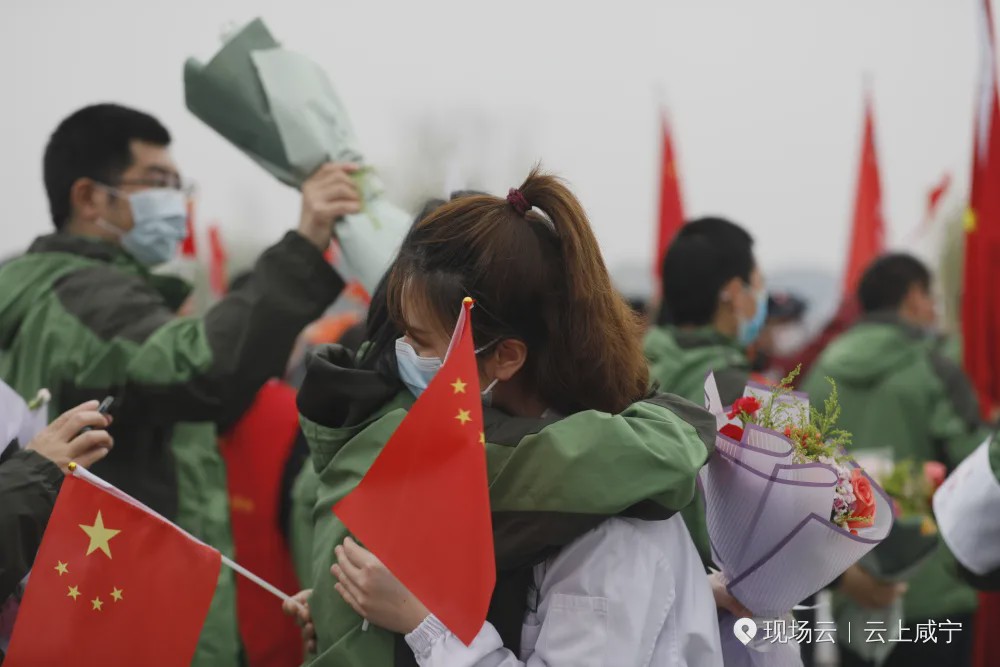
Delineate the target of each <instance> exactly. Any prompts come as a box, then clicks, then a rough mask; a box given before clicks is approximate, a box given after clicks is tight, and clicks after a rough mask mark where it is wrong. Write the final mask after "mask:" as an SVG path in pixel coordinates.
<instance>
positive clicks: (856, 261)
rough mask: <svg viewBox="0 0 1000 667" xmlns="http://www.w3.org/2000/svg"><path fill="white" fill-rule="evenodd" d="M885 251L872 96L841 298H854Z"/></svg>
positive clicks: (867, 100) (867, 103)
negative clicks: (872, 266)
mask: <svg viewBox="0 0 1000 667" xmlns="http://www.w3.org/2000/svg"><path fill="white" fill-rule="evenodd" d="M884 251H885V218H884V217H883V215H882V179H881V178H880V176H879V169H878V154H877V153H876V151H875V110H874V108H873V104H872V99H871V95H868V96H866V98H865V134H864V138H863V140H862V144H861V163H860V165H859V166H858V188H857V193H856V195H855V200H854V220H853V222H852V224H851V245H850V248H849V249H848V255H847V271H846V272H845V273H844V285H843V290H844V291H843V298H844V299H845V300H847V299H852V298H854V293H855V291H856V290H857V288H858V282H860V280H861V274H862V273H864V271H865V269H867V268H868V265H869V264H871V263H872V261H873V260H874V259H875V258H876V257H878V256H879V255H881V254H882V253H883V252H884Z"/></svg>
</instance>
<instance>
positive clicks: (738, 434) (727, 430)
mask: <svg viewBox="0 0 1000 667" xmlns="http://www.w3.org/2000/svg"><path fill="white" fill-rule="evenodd" d="M719 433H721V434H722V435H724V436H726V437H727V438H732V439H733V440H735V441H736V442H740V441H741V440H743V429H742V428H740V427H739V426H737V425H736V424H726V425H725V426H723V427H722V428H720V429H719Z"/></svg>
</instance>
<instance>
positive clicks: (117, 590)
mask: <svg viewBox="0 0 1000 667" xmlns="http://www.w3.org/2000/svg"><path fill="white" fill-rule="evenodd" d="M124 592H125V591H123V590H122V589H120V588H118V587H117V586H115V589H114V590H113V591H111V597H113V598H114V599H115V602H118V601H119V600H121V599H122V593H124Z"/></svg>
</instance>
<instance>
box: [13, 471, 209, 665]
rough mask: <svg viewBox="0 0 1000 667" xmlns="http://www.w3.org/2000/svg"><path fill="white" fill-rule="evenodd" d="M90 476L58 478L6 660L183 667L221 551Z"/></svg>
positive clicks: (188, 661) (195, 640) (191, 650)
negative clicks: (56, 495) (206, 544)
mask: <svg viewBox="0 0 1000 667" xmlns="http://www.w3.org/2000/svg"><path fill="white" fill-rule="evenodd" d="M80 472H81V474H85V473H83V471H80ZM88 479H90V477H88V478H87V479H83V478H81V477H77V476H75V475H68V476H67V477H66V479H65V480H63V485H62V489H61V490H60V492H59V497H58V498H57V499H56V505H55V508H54V509H53V511H52V516H51V518H50V519H49V523H48V527H47V528H46V530H45V536H44V537H43V538H42V544H41V547H39V549H38V555H37V556H36V557H35V563H34V567H33V568H32V570H31V577H30V578H29V580H28V587H27V590H26V591H25V596H24V600H23V601H22V602H21V607H20V610H19V612H18V615H17V621H16V623H15V625H14V634H13V637H12V638H11V643H10V650H9V651H8V653H7V657H6V659H5V661H4V667H38V666H39V665H143V666H144V667H186V666H187V665H190V664H191V658H192V657H193V656H194V651H195V646H196V645H197V643H198V635H199V634H200V633H201V626H202V624H203V623H204V621H205V615H206V614H207V613H208V607H209V604H210V603H211V601H212V596H213V595H214V594H215V584H216V581H217V579H218V576H219V567H220V562H221V561H220V559H221V556H220V554H219V552H218V551H216V550H215V549H212V548H211V547H208V546H205V545H204V544H202V543H201V542H198V541H196V540H195V539H194V538H192V537H190V536H189V535H187V534H186V533H184V532H182V531H181V530H180V529H178V528H177V527H175V526H174V525H173V524H171V523H169V522H168V521H166V520H165V519H163V518H161V517H159V516H158V515H155V514H152V513H151V512H150V511H149V510H147V509H146V508H145V507H143V506H141V505H140V504H139V503H138V502H136V501H134V500H132V499H130V498H128V496H124V494H121V492H117V490H116V489H114V488H113V487H110V486H109V487H107V488H104V487H102V486H98V485H97V484H99V483H100V482H99V480H97V481H95V482H94V483H92V482H90V481H88ZM94 479H95V480H96V478H94ZM116 492H117V494H121V495H117V494H116Z"/></svg>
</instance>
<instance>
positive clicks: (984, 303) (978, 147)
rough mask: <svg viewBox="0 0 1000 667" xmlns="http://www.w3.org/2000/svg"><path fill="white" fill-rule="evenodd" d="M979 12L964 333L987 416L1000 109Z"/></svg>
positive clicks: (998, 311)
mask: <svg viewBox="0 0 1000 667" xmlns="http://www.w3.org/2000/svg"><path fill="white" fill-rule="evenodd" d="M979 15H980V22H979V26H980V33H981V34H980V43H981V52H980V58H981V60H980V68H981V70H980V74H979V76H980V79H979V90H978V96H977V103H976V122H975V135H974V137H973V143H974V147H973V156H974V157H973V163H972V191H971V195H970V201H969V209H968V211H967V212H966V220H965V267H964V275H963V280H962V337H963V355H964V366H965V370H966V372H967V373H968V374H969V377H970V379H971V380H972V384H973V386H974V387H975V388H976V392H977V393H978V395H979V401H980V405H981V407H982V409H983V415H984V416H989V414H990V412H991V411H992V410H995V409H996V408H997V406H1000V343H998V341H1000V278H998V277H997V275H998V274H997V269H998V267H1000V187H998V184H1000V107H998V101H997V81H996V48H995V42H994V38H993V30H992V26H993V24H992V14H991V11H990V5H989V0H981V2H980V8H979Z"/></svg>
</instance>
